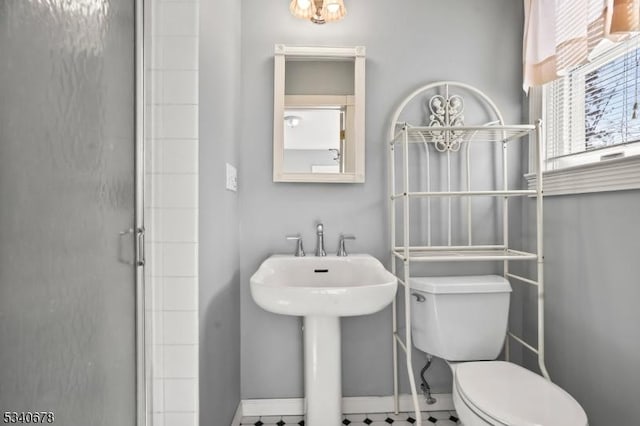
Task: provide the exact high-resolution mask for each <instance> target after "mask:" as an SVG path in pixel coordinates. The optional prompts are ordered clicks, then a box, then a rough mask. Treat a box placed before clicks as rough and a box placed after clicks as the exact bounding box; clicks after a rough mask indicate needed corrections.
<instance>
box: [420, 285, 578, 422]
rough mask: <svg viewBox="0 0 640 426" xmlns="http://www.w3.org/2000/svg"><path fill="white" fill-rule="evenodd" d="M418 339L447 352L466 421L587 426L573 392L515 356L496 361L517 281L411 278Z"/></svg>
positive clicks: (440, 353)
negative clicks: (514, 359)
mask: <svg viewBox="0 0 640 426" xmlns="http://www.w3.org/2000/svg"><path fill="white" fill-rule="evenodd" d="M411 287H412V296H415V297H412V305H411V324H412V326H411V327H412V336H413V342H414V345H415V346H416V347H417V348H418V349H420V350H422V351H424V352H426V353H428V354H430V355H433V356H437V357H440V358H443V359H444V360H446V361H447V362H448V363H449V365H450V367H451V371H452V373H453V391H452V393H453V403H454V406H455V408H456V411H457V412H458V417H459V418H460V421H461V422H462V424H463V425H464V426H486V425H498V426H587V425H588V421H587V415H586V414H585V412H584V410H583V409H582V407H581V406H580V404H578V402H577V401H576V400H575V399H573V398H572V397H571V395H569V394H568V393H567V392H565V391H564V390H562V389H561V388H560V387H558V386H556V385H555V384H553V383H551V382H550V381H548V380H546V379H544V378H543V377H541V376H539V375H537V374H535V373H533V372H531V371H529V370H527V369H525V368H523V367H520V366H518V365H516V364H512V363H509V362H503V361H494V360H495V358H496V357H497V356H498V355H499V353H500V350H501V349H502V345H503V343H504V338H505V335H506V332H507V319H508V314H509V299H510V294H511V286H510V285H509V282H508V281H507V280H505V279H504V278H503V277H501V276H497V275H482V276H459V277H420V278H411Z"/></svg>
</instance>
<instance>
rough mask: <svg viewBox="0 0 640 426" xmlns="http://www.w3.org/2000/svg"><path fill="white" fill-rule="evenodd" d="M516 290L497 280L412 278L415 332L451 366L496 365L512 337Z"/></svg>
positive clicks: (425, 347)
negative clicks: (465, 363)
mask: <svg viewBox="0 0 640 426" xmlns="http://www.w3.org/2000/svg"><path fill="white" fill-rule="evenodd" d="M510 296H511V285H510V284H509V281H507V280H506V279H504V278H503V277H501V276H498V275H472V276H449V277H415V278H411V332H412V337H413V344H414V345H415V346H416V347H417V348H418V349H420V350H421V351H423V352H426V353H428V354H431V355H434V356H437V357H440V358H443V359H445V360H448V361H474V360H492V359H495V358H496V357H497V356H498V355H499V354H500V350H501V349H502V346H503V343H504V338H505V336H506V332H507V321H508V317H509V298H510Z"/></svg>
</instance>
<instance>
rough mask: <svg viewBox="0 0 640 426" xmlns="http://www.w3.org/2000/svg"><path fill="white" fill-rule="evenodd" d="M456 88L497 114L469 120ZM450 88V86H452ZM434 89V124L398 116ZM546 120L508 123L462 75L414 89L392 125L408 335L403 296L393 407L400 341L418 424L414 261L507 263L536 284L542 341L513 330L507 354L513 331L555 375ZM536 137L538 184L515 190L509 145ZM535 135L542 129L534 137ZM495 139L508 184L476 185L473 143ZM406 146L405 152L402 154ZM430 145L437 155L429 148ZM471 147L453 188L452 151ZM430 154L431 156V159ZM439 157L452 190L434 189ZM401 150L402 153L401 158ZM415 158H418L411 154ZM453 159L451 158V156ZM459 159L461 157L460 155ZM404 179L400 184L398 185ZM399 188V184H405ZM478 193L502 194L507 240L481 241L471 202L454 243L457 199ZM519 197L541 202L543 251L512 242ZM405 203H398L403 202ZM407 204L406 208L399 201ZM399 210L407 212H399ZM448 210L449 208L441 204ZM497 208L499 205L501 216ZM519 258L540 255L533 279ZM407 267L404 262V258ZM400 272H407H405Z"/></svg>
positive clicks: (395, 249)
mask: <svg viewBox="0 0 640 426" xmlns="http://www.w3.org/2000/svg"><path fill="white" fill-rule="evenodd" d="M453 91H457V92H464V93H466V94H470V95H472V96H473V97H475V98H476V100H477V101H478V102H480V103H481V104H482V105H483V107H484V108H485V110H486V111H489V112H490V114H491V115H492V116H493V118H494V119H495V120H494V121H491V122H488V123H486V124H483V125H479V126H466V125H464V118H463V115H462V111H463V110H464V100H463V98H462V96H460V95H459V94H457V93H456V94H454V93H452V92H453ZM450 92H451V93H450ZM428 93H436V94H435V95H434V96H432V97H431V98H430V99H429V101H428V103H427V105H428V109H426V108H425V110H426V112H427V114H428V117H429V120H430V123H429V125H428V126H412V125H410V124H409V123H407V122H402V121H399V117H400V116H401V115H402V114H403V112H404V110H405V108H406V107H407V105H408V104H410V103H411V102H416V100H418V102H419V100H420V99H421V98H420V97H421V96H425V95H426V94H428ZM541 129H542V122H540V121H539V122H537V123H536V124H535V125H531V124H518V125H505V124H504V119H503V117H502V115H501V113H500V111H499V110H498V108H497V107H496V105H495V104H494V103H493V101H492V100H491V99H490V98H489V97H488V96H486V95H485V94H484V93H482V92H481V91H479V90H478V89H476V88H474V87H472V86H469V85H466V84H463V83H458V82H451V81H442V82H436V83H432V84H428V85H426V86H423V87H421V88H419V89H417V90H415V91H414V92H413V93H411V94H410V95H409V96H407V97H406V98H405V99H404V101H403V102H402V103H401V104H400V105H399V106H398V108H397V109H396V111H395V113H394V115H393V117H392V121H391V128H390V131H389V143H388V148H389V166H388V170H389V221H390V233H391V247H390V252H391V272H392V273H393V274H394V275H396V277H398V282H399V283H400V284H401V285H402V287H404V308H405V309H404V322H405V333H404V337H403V336H401V334H400V333H399V331H398V306H397V305H398V299H399V298H400V296H398V297H397V298H396V300H394V301H393V305H392V314H393V370H394V381H393V387H394V389H393V392H394V406H395V411H396V413H397V412H398V411H399V391H398V374H399V371H398V348H400V349H402V350H403V351H404V352H405V356H406V365H407V372H408V375H409V384H410V388H411V395H412V401H413V406H414V410H415V416H416V420H417V424H418V425H420V424H422V423H421V421H422V419H421V415H420V404H419V400H418V393H417V389H416V382H415V378H414V374H413V362H412V354H411V351H412V347H413V345H412V336H411V301H410V293H411V265H412V263H414V262H416V263H418V262H420V263H424V262H502V272H503V275H504V277H505V278H507V279H510V282H512V283H513V282H520V283H524V284H529V285H533V286H535V287H536V288H537V292H538V341H537V347H534V346H533V345H531V344H529V343H527V342H526V341H524V339H522V338H521V337H518V336H517V335H515V334H513V333H512V332H511V331H508V333H507V336H508V337H507V338H506V341H505V349H506V354H507V359H508V358H509V337H510V338H511V339H513V340H514V341H516V342H517V343H519V344H521V345H523V346H524V347H525V348H527V349H528V350H530V351H532V352H534V353H535V354H536V355H537V357H538V365H539V368H540V371H541V373H542V375H543V376H544V377H546V378H547V379H549V374H548V372H547V369H546V367H545V360H544V280H543V277H544V256H543V240H542V230H543V217H542V211H543V210H542V209H543V192H542V172H541V171H542V167H541V164H542V163H541V161H542V155H541V154H542V151H541V149H542V148H541V147H542V136H543V134H542V131H541ZM527 136H528V137H529V138H528V139H529V143H530V144H533V148H534V149H532V150H531V151H530V152H531V153H533V155H534V156H535V165H536V170H535V173H536V177H537V179H536V188H535V189H533V190H528V189H510V188H509V185H508V183H509V181H508V173H507V170H508V160H507V159H508V155H507V149H508V146H509V145H510V144H513V143H520V142H525V143H526V141H527V138H526V137H527ZM532 136H535V137H534V138H532ZM483 142H484V143H492V144H496V145H495V147H496V152H498V153H499V152H500V151H502V155H501V157H502V161H501V166H502V173H501V176H500V179H499V180H501V181H502V182H501V188H491V189H481V190H471V186H472V182H471V178H470V175H471V171H470V168H471V160H470V158H471V156H470V155H469V152H470V148H471V146H477V145H478V144H479V143H483ZM416 143H420V144H423V145H424V147H425V153H426V161H427V166H426V175H427V190H426V191H411V190H410V177H411V173H410V168H411V167H415V166H412V164H415V162H416V159H415V158H410V155H409V146H410V145H411V144H416ZM398 151H401V156H399V155H398V154H397V152H398ZM430 152H431V154H429V153H430ZM465 154H466V161H465V160H463V159H460V158H458V160H459V161H458V164H463V167H464V168H465V169H466V173H465V174H466V182H462V181H461V182H460V186H464V188H462V189H460V190H453V189H452V186H453V185H452V167H453V165H455V164H452V158H454V157H455V156H459V155H465ZM430 155H431V157H432V158H431V159H430ZM436 155H441V156H444V157H440V159H442V160H443V161H441V162H442V163H443V164H445V166H444V168H445V169H446V173H442V172H441V173H440V177H442V176H444V180H445V183H446V185H445V186H446V188H445V190H439V191H434V190H432V189H431V186H432V185H431V180H432V177H431V174H430V173H431V170H430V165H431V163H430V160H433V161H434V162H435V161H438V158H435V159H434V158H433V156H436ZM398 157H399V158H398ZM410 160H411V161H410ZM444 160H446V161H444ZM453 163H455V161H453ZM398 183H399V185H398ZM398 187H399V188H398ZM475 197H495V199H496V200H498V202H497V205H499V204H500V200H501V201H502V203H501V209H502V242H501V244H489V245H477V244H474V237H475V236H474V232H473V225H472V223H473V221H472V210H471V209H472V207H471V205H472V203H471V202H467V203H466V206H467V208H466V221H467V229H466V237H467V238H466V241H465V243H466V244H465V243H463V244H458V245H455V244H454V241H453V240H454V237H453V229H452V228H453V224H452V222H453V221H452V201H451V200H452V199H468V200H470V199H471V198H475ZM512 197H530V198H534V199H535V203H536V252H535V253H530V252H526V251H520V250H516V249H514V248H511V247H509V204H508V201H509V199H510V198H512ZM415 198H423V199H426V202H427V209H426V210H427V211H426V217H427V223H428V224H427V227H428V228H427V241H426V245H421V246H414V245H411V243H410V241H411V240H410V239H411V209H410V201H411V200H412V199H415ZM432 199H440V200H443V201H444V203H445V205H444V207H445V208H444V211H446V213H445V214H444V217H447V215H448V220H446V221H445V222H446V224H445V225H444V226H443V228H444V231H445V232H444V234H445V235H446V238H445V239H446V244H442V245H435V244H432V239H433V238H432V232H431V231H432V221H433V217H432V216H433V215H432V212H431V210H432V206H431V200H432ZM398 204H399V205H398ZM398 207H400V208H398ZM397 210H400V211H401V214H400V215H398V214H397ZM441 210H442V209H441ZM497 214H498V212H496V215H497ZM398 219H400V221H401V224H402V225H401V228H402V230H401V232H397V230H396V228H397V227H399V226H398V224H397V222H396V221H397V220H398ZM399 236H400V237H401V238H402V244H401V245H399V244H398V242H397V237H399ZM512 261H532V262H533V261H535V262H536V266H537V267H536V270H537V273H536V277H537V278H536V279H532V278H527V277H524V276H521V275H517V274H514V273H512V272H511V271H510V269H509V266H510V262H512ZM400 263H401V266H400V267H398V264H400ZM399 272H401V275H400V274H399Z"/></svg>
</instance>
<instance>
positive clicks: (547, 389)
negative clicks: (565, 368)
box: [449, 361, 588, 426]
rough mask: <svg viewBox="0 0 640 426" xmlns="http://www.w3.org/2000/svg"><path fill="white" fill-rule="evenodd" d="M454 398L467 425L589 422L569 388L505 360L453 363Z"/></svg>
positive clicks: (543, 425) (580, 424) (554, 425)
mask: <svg viewBox="0 0 640 426" xmlns="http://www.w3.org/2000/svg"><path fill="white" fill-rule="evenodd" d="M449 365H450V367H451V371H452V373H453V392H452V393H453V402H454V406H455V408H456V410H457V413H458V418H459V419H460V421H461V422H462V424H463V425H464V426H487V425H492V426H587V425H588V421H587V415H586V414H585V412H584V410H583V409H582V407H581V406H580V404H578V402H577V401H576V400H575V399H573V397H571V395H569V394H568V393H567V392H565V391H564V390H562V389H561V388H560V387H559V386H557V385H555V384H553V383H551V382H550V381H548V380H546V379H544V378H542V377H540V376H539V375H537V374H535V373H532V372H531V371H529V370H527V369H525V368H523V367H520V366H518V365H515V364H513V363H509V362H504V361H478V362H465V363H450V364H449Z"/></svg>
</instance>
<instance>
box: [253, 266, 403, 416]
mask: <svg viewBox="0 0 640 426" xmlns="http://www.w3.org/2000/svg"><path fill="white" fill-rule="evenodd" d="M397 285H398V284H397V280H396V278H395V277H394V276H393V275H392V274H391V273H390V272H388V271H387V270H386V269H385V268H384V266H382V264H381V263H380V262H379V261H378V260H377V259H376V258H374V257H372V256H370V255H366V254H356V255H350V256H348V257H337V256H327V257H312V256H309V257H295V256H283V255H274V256H271V257H269V258H268V259H267V260H265V261H264V262H263V263H262V265H260V268H258V270H257V271H256V273H255V274H253V276H252V277H251V295H252V296H253V299H254V300H255V302H256V303H257V304H258V305H259V306H260V307H262V308H263V309H265V310H267V311H270V312H274V313H276V314H283V315H296V316H303V317H304V383H305V385H304V386H305V413H306V425H307V426H339V425H341V424H342V407H341V404H342V383H341V375H342V374H341V361H340V317H343V316H355V315H365V314H371V313H373V312H377V311H379V310H381V309H383V308H384V307H385V306H387V305H388V304H389V303H391V301H392V300H393V298H394V296H395V294H396V289H397Z"/></svg>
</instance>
